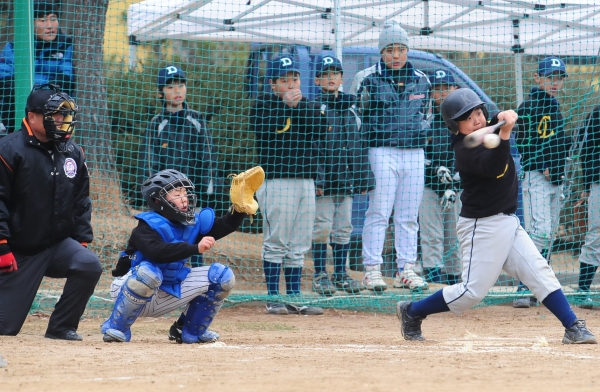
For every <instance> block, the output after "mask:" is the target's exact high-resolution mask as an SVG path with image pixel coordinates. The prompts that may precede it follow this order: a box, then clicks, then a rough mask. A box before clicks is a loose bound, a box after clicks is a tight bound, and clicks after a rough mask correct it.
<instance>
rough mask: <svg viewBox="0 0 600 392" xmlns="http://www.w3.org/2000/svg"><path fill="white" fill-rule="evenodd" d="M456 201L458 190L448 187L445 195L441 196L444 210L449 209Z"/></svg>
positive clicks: (441, 204)
mask: <svg viewBox="0 0 600 392" xmlns="http://www.w3.org/2000/svg"><path fill="white" fill-rule="evenodd" d="M454 203H456V192H454V191H453V190H452V189H448V190H447V191H446V192H444V195H443V196H442V197H441V198H440V206H442V209H443V210H444V211H448V210H449V209H451V208H452V206H453V205H454Z"/></svg>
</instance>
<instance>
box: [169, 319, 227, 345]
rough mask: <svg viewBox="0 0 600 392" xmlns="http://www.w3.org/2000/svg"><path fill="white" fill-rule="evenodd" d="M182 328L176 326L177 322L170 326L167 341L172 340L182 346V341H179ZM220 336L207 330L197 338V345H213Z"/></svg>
mask: <svg viewBox="0 0 600 392" xmlns="http://www.w3.org/2000/svg"><path fill="white" fill-rule="evenodd" d="M182 330H183V327H180V326H179V325H177V321H175V322H174V323H173V325H171V328H169V340H174V341H175V342H176V343H179V344H183V340H181V333H182ZM220 337H221V336H220V335H219V334H218V333H216V332H215V331H211V330H210V329H207V330H206V332H204V334H203V335H202V336H200V337H199V338H198V343H214V342H216V341H218V340H219V338H220Z"/></svg>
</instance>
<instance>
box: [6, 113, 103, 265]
mask: <svg viewBox="0 0 600 392" xmlns="http://www.w3.org/2000/svg"><path fill="white" fill-rule="evenodd" d="M50 149H51V150H50ZM0 161H1V162H0V239H7V240H8V245H9V246H10V249H11V250H12V251H14V252H18V253H22V254H29V255H31V254H36V253H38V252H40V251H42V250H44V249H46V248H48V247H50V246H52V245H54V244H56V243H57V242H59V241H62V240H64V239H65V238H68V237H71V238H73V239H74V240H76V241H79V242H82V243H89V242H91V241H92V239H93V233H92V226H91V224H90V220H91V215H92V204H91V202H90V197H89V175H88V170H87V166H86V163H85V157H84V154H83V151H82V149H81V148H80V147H79V146H78V145H77V144H76V143H75V142H73V141H69V142H68V143H67V144H66V151H65V152H59V151H57V150H56V147H55V145H54V143H44V144H42V143H40V141H39V140H38V139H37V138H36V137H35V136H34V135H33V132H32V131H31V129H30V128H29V125H28V124H27V122H26V121H25V120H24V121H23V126H22V128H21V130H20V131H19V132H15V133H13V134H10V135H8V136H5V137H4V138H2V139H0Z"/></svg>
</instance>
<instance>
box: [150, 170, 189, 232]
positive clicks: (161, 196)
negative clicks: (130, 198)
mask: <svg viewBox="0 0 600 392" xmlns="http://www.w3.org/2000/svg"><path fill="white" fill-rule="evenodd" d="M176 188H184V189H185V190H186V191H187V206H185V208H183V209H180V208H178V207H177V206H176V205H175V203H174V202H172V201H169V200H168V199H167V193H169V191H171V190H173V189H176ZM142 195H143V196H144V199H146V202H147V203H148V206H149V207H150V208H151V209H152V210H153V211H154V212H156V213H159V214H160V215H162V216H164V217H165V218H167V219H169V220H172V221H175V222H179V223H183V224H184V225H193V224H195V223H196V216H195V214H194V209H195V208H196V195H195V194H194V184H193V183H192V181H190V179H189V178H188V177H187V176H186V175H185V174H183V173H180V172H178V171H177V170H171V169H167V170H162V171H160V172H158V173H156V174H155V175H153V176H152V177H150V178H149V179H147V180H146V181H144V183H143V184H142Z"/></svg>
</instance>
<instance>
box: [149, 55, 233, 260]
mask: <svg viewBox="0 0 600 392" xmlns="http://www.w3.org/2000/svg"><path fill="white" fill-rule="evenodd" d="M157 87H158V97H159V99H161V100H162V104H163V110H162V113H160V114H158V115H156V116H154V117H153V118H152V120H150V123H149V124H148V127H147V129H146V135H145V139H144V141H143V142H142V144H141V145H140V152H139V160H140V167H139V168H138V186H139V184H142V183H143V181H144V179H146V178H149V177H150V176H151V175H152V174H155V173H158V172H159V171H161V170H165V169H174V170H181V171H183V172H185V173H186V174H187V175H188V176H189V178H190V180H191V181H192V183H193V184H195V186H196V189H195V192H196V194H197V195H199V196H200V205H211V206H213V207H214V208H215V210H216V211H217V213H219V214H221V213H223V208H222V205H221V203H220V202H221V201H222V200H221V196H222V195H221V191H222V181H221V178H220V176H219V175H218V168H217V162H218V160H217V154H216V152H215V148H214V145H213V141H212V136H211V132H210V129H209V128H208V125H207V124H206V120H205V118H204V116H203V115H202V114H201V113H200V112H198V111H196V110H192V109H191V108H190V107H189V106H188V104H187V102H186V95H187V79H186V75H185V72H184V71H183V70H182V69H181V68H179V67H177V66H175V65H169V66H167V67H164V68H162V69H161V70H160V71H159V72H158V79H157ZM138 194H141V192H138ZM138 197H139V196H138ZM138 201H139V202H141V201H142V200H141V199H138ZM139 202H138V205H140V203H139ZM191 265H192V267H198V266H200V265H202V264H201V260H200V257H199V256H197V255H196V256H193V257H192V259H191Z"/></svg>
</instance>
